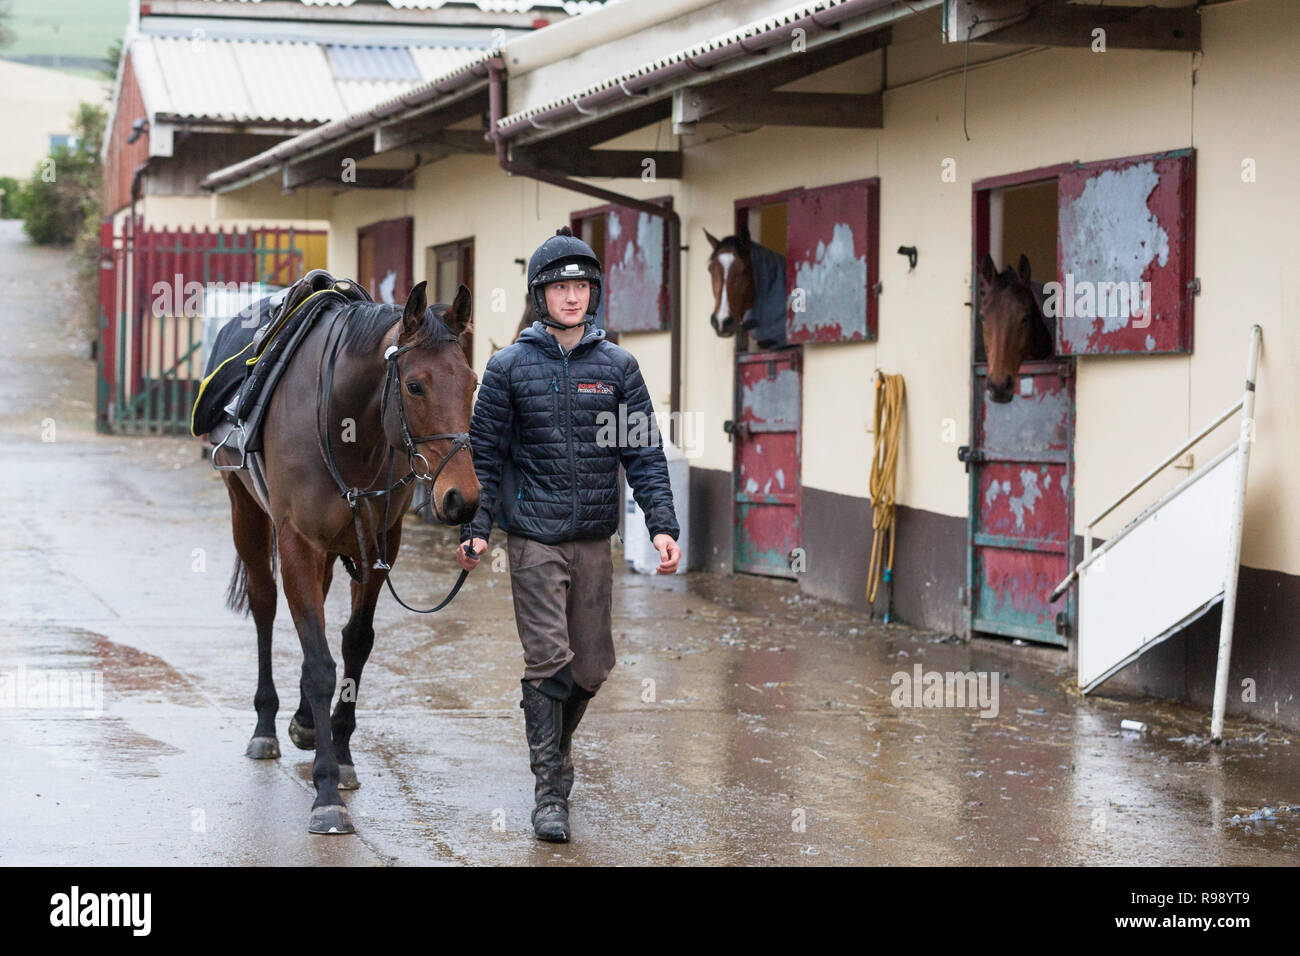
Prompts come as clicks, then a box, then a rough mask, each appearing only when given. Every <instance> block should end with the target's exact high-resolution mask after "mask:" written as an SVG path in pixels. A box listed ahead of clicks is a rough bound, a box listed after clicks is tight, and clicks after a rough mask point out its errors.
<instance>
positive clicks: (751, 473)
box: [732, 345, 803, 578]
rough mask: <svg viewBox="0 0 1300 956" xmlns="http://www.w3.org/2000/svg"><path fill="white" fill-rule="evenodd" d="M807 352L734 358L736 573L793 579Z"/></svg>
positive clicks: (796, 350)
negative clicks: (805, 354) (803, 353)
mask: <svg viewBox="0 0 1300 956" xmlns="http://www.w3.org/2000/svg"><path fill="white" fill-rule="evenodd" d="M802 357H803V356H802V348H801V347H800V346H797V345H796V346H791V347H789V348H782V349H770V350H767V351H764V352H754V353H741V354H738V355H737V356H736V376H737V388H738V391H739V395H738V400H737V408H738V409H739V415H740V417H739V418H738V419H737V421H736V424H735V425H734V426H733V428H732V435H733V438H734V447H735V462H734V469H733V474H734V476H735V487H734V509H735V514H734V519H735V547H734V554H733V562H734V567H735V570H737V571H745V572H748V573H750V574H765V575H771V576H773V577H782V578H794V577H795V571H794V567H793V565H794V561H793V552H794V549H795V548H796V547H798V546H799V541H800V523H801V517H802V516H801V507H802V495H801V486H800V477H801V476H800V470H799V463H800V460H801V459H802V449H801V433H800V427H799V423H800V418H801V404H802V395H803V382H802V377H803V363H802Z"/></svg>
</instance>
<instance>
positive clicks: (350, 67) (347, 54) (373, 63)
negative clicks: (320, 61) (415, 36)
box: [325, 44, 424, 81]
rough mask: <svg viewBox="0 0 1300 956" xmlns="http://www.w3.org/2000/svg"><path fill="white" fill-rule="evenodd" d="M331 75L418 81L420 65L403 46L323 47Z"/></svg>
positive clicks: (335, 45)
mask: <svg viewBox="0 0 1300 956" xmlns="http://www.w3.org/2000/svg"><path fill="white" fill-rule="evenodd" d="M325 54H326V56H328V57H329V61H330V67H331V68H332V69H333V70H334V76H335V77H336V78H337V79H340V80H398V81H400V80H420V79H424V78H423V77H422V76H420V68H419V67H418V66H416V65H415V59H414V58H413V57H412V56H411V51H410V50H408V49H407V48H406V47H404V46H341V45H338V44H330V45H329V46H327V47H326V48H325Z"/></svg>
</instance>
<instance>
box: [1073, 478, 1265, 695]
mask: <svg viewBox="0 0 1300 956" xmlns="http://www.w3.org/2000/svg"><path fill="white" fill-rule="evenodd" d="M1239 461H1240V455H1238V454H1231V455H1228V457H1226V458H1224V459H1223V460H1222V461H1220V462H1219V463H1218V464H1216V465H1214V466H1212V467H1210V468H1207V469H1206V470H1205V471H1203V472H1201V473H1200V474H1199V475H1194V476H1192V477H1191V478H1189V479H1188V480H1187V481H1186V482H1185V483H1184V484H1183V485H1182V486H1180V488H1179V489H1178V490H1177V491H1176V492H1175V493H1173V494H1172V496H1171V497H1168V498H1167V499H1166V500H1164V501H1163V503H1162V504H1160V505H1159V506H1158V507H1154V508H1152V509H1151V510H1150V511H1148V512H1146V513H1144V514H1143V516H1141V517H1140V518H1138V519H1137V520H1136V521H1135V522H1134V523H1133V524H1132V525H1131V526H1129V527H1128V528H1126V529H1125V530H1124V531H1121V532H1120V534H1119V535H1117V536H1116V539H1115V540H1114V543H1113V544H1111V546H1110V547H1109V548H1108V549H1107V550H1106V553H1105V554H1102V555H1100V556H1099V557H1098V558H1097V559H1096V560H1095V561H1094V562H1093V563H1092V564H1090V565H1088V566H1087V567H1086V568H1084V569H1083V570H1082V571H1081V572H1080V575H1079V686H1080V687H1081V688H1083V690H1084V691H1085V692H1087V691H1089V690H1092V689H1093V687H1095V686H1096V685H1097V684H1099V683H1101V681H1103V680H1104V679H1105V678H1107V677H1110V676H1111V675H1112V674H1114V673H1115V672H1116V671H1118V670H1119V669H1120V668H1121V667H1123V666H1125V665H1126V664H1129V663H1131V662H1132V661H1134V660H1136V659H1137V658H1138V657H1139V656H1141V655H1142V654H1143V653H1144V652H1145V651H1147V650H1149V649H1150V648H1152V647H1154V646H1155V645H1157V644H1159V643H1160V642H1161V641H1163V640H1164V639H1165V638H1167V637H1169V636H1171V635H1172V634H1174V633H1175V632H1176V631H1178V630H1179V629H1180V628H1182V627H1184V626H1186V625H1187V624H1189V623H1191V622H1192V621H1193V620H1195V619H1196V618H1197V617H1199V616H1200V615H1202V614H1204V613H1205V612H1206V611H1208V610H1209V609H1210V608H1211V607H1213V606H1214V605H1215V604H1216V603H1217V602H1218V601H1219V600H1221V599H1222V597H1223V588H1224V576H1225V574H1226V572H1227V569H1228V550H1229V547H1230V545H1231V536H1230V534H1229V530H1230V525H1231V523H1232V513H1233V507H1232V503H1233V495H1234V491H1235V488H1236V477H1237V468H1238V462H1239Z"/></svg>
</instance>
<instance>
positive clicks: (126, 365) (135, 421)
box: [96, 219, 326, 434]
mask: <svg viewBox="0 0 1300 956" xmlns="http://www.w3.org/2000/svg"><path fill="white" fill-rule="evenodd" d="M325 237H326V233H324V232H302V231H295V230H294V229H291V228H290V229H251V230H245V231H244V232H240V231H238V230H232V231H230V232H224V231H221V230H218V231H215V232H211V231H209V230H207V229H202V230H198V229H189V230H168V229H146V228H144V226H143V224H142V223H141V222H140V221H139V220H138V219H137V220H136V222H135V224H134V227H132V224H131V223H129V222H127V223H125V224H124V225H123V231H122V233H121V234H116V233H115V232H114V228H113V224H112V223H111V222H105V223H103V224H102V225H101V226H100V273H99V276H100V281H99V303H100V309H99V322H100V329H99V351H98V355H99V376H98V386H97V395H96V427H97V428H98V429H99V430H100V431H103V432H129V433H139V434H163V433H179V434H188V433H189V413H190V407H191V406H192V405H193V403H194V397H195V395H196V394H197V393H198V388H199V383H200V381H201V380H202V377H203V362H204V356H203V354H202V342H203V332H204V323H205V321H206V319H207V316H206V313H207V312H208V311H210V310H212V309H214V304H213V303H214V302H217V301H220V302H222V303H223V306H222V312H223V314H222V315H217V316H214V318H219V319H224V318H228V317H229V316H233V315H234V314H235V313H236V312H237V311H238V309H239V308H241V307H242V305H243V304H247V301H252V300H253V299H256V298H260V297H261V296H263V295H267V294H269V293H270V292H273V291H275V290H276V289H278V288H281V287H282V286H285V285H288V284H289V283H291V282H292V281H293V280H295V279H296V278H298V277H299V276H300V275H302V273H303V272H304V271H305V270H306V268H309V267H311V266H313V265H323V264H324V262H323V259H324V252H325ZM313 259H315V260H316V261H315V262H313V261H312V260H313ZM214 296H215V297H214Z"/></svg>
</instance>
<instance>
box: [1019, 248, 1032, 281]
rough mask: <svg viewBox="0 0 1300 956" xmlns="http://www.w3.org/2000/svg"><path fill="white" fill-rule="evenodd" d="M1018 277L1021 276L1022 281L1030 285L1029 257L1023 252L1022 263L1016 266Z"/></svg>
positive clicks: (1021, 255) (1021, 254)
mask: <svg viewBox="0 0 1300 956" xmlns="http://www.w3.org/2000/svg"><path fill="white" fill-rule="evenodd" d="M1016 275H1018V276H1020V281H1021V282H1022V283H1024V284H1025V285H1029V257H1028V256H1026V255H1025V254H1024V253H1023V252H1022V253H1020V263H1019V264H1018V265H1017V266H1016Z"/></svg>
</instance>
